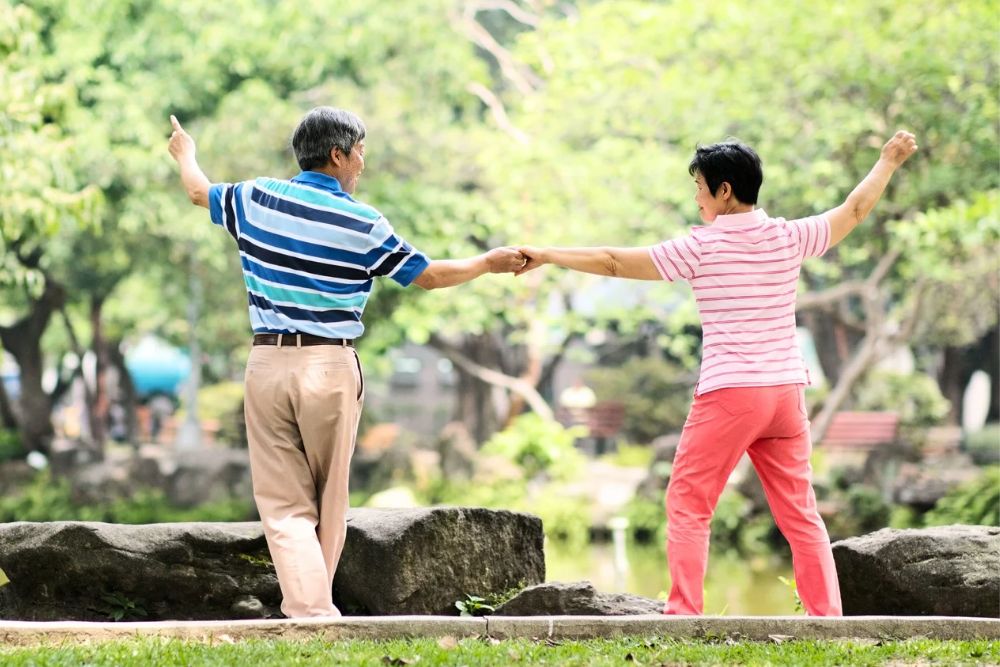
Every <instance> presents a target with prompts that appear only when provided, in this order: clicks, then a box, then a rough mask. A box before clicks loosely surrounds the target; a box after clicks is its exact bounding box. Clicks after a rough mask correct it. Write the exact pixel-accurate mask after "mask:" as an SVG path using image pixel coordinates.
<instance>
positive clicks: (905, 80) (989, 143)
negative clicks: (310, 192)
mask: <svg viewBox="0 0 1000 667" xmlns="http://www.w3.org/2000/svg"><path fill="white" fill-rule="evenodd" d="M307 5H308V6H307ZM998 27H1000V13H998V7H997V3H996V2H992V1H966V2H953V1H944V0H941V1H938V0H915V1H909V0H907V1H905V2H904V1H903V0H844V1H840V2H835V3H834V2H789V3H741V2H714V3H703V2H696V1H694V0H690V1H689V0H675V1H669V2H633V1H626V0H615V1H612V0H606V1H598V0H594V1H588V0H577V1H573V0H561V1H560V0H405V1H404V0H385V1H382V2H377V3H349V2H340V1H336V0H325V1H324V2H316V3H288V2H273V1H270V0H233V1H232V2H228V3H221V4H220V3H217V2H208V1H207V0H172V1H164V2H148V1H143V0H100V1H99V2H84V1H82V0H34V1H29V2H13V3H12V2H10V0H0V172H2V182H3V187H2V188H0V344H2V348H3V349H2V357H0V371H2V382H0V460H2V463H0V521H14V520H36V521H42V520H57V519H93V520H104V521H117V522H133V523H146V522H156V521H178V520H180V521H183V520H204V521H212V520H247V519H253V518H254V517H255V510H254V508H253V504H252V496H251V490H250V482H249V471H248V466H247V462H246V440H245V429H244V424H243V416H242V373H243V368H244V363H245V360H246V356H247V353H248V341H249V335H250V330H249V323H248V316H247V308H246V294H245V291H244V286H243V281H242V276H241V269H240V264H239V258H238V254H237V252H236V249H235V247H234V245H233V243H232V241H231V239H230V237H229V236H228V235H227V234H225V233H224V231H223V230H221V229H220V228H217V227H215V226H213V225H212V224H211V223H210V222H209V219H208V214H207V212H206V211H204V210H203V209H197V208H195V207H192V206H191V205H190V204H189V203H188V201H187V199H186V197H185V195H184V192H183V189H182V188H181V187H180V183H179V179H178V177H177V173H176V169H175V166H174V164H173V162H172V161H171V159H170V157H169V155H168V154H167V150H166V140H167V136H168V135H169V132H170V124H169V120H168V116H169V114H171V113H173V114H176V115H177V117H178V118H179V119H180V120H181V122H182V123H183V124H184V125H185V127H186V129H187V130H188V131H189V132H190V133H191V134H192V135H193V136H194V137H195V139H196V141H197V143H198V151H199V152H198V156H199V160H200V162H201V165H202V166H203V168H204V169H205V171H206V172H207V174H208V175H209V177H210V178H211V179H212V180H213V181H237V180H245V179H248V178H252V177H255V176H259V175H269V176H275V177H290V176H292V175H294V174H295V173H297V172H298V169H297V168H296V165H295V162H294V159H293V157H292V155H291V151H290V150H289V138H290V135H291V131H292V129H293V128H294V126H295V124H296V122H297V121H298V120H299V118H300V117H301V116H302V115H303V114H304V113H305V112H306V111H307V110H309V109H310V108H312V107H314V106H317V105H331V106H338V107H343V108H347V109H350V110H352V111H354V112H356V113H358V114H359V115H360V116H361V117H362V118H363V119H364V120H365V122H366V124H367V126H368V137H367V139H366V146H367V154H366V155H367V169H366V171H365V173H364V175H363V177H362V179H361V183H360V185H359V189H358V192H357V193H356V196H357V197H358V198H359V199H361V200H362V201H365V202H367V203H370V204H372V205H373V206H375V207H377V208H378V209H379V210H381V211H382V212H383V213H384V214H385V215H386V216H387V217H388V218H389V219H390V220H391V221H392V223H393V225H394V226H395V228H396V230H397V231H399V232H400V233H401V234H402V235H403V236H404V237H405V238H407V239H408V240H409V241H410V242H411V243H413V245H415V246H416V247H417V248H418V249H420V250H422V251H424V252H425V253H427V254H428V255H430V256H431V257H434V258H448V257H463V256H468V255H471V254H475V253H479V252H482V251H483V250H485V249H488V248H490V247H493V246H496V245H506V244H516V243H531V244H536V245H543V244H559V245H633V246H634V245H649V244H652V243H655V242H658V241H661V240H664V239H668V238H672V237H675V236H678V235H681V234H684V233H686V231H687V230H688V229H689V227H690V226H691V225H692V224H697V223H698V217H697V210H696V207H695V205H694V202H693V196H694V187H693V184H692V182H691V179H690V177H689V176H688V173H687V164H688V161H689V160H690V158H691V155H692V154H693V151H694V149H695V147H696V146H697V145H698V144H699V143H703V144H707V143H713V142H716V141H719V140H722V139H725V138H727V137H736V138H738V139H740V140H743V141H745V142H747V143H749V144H750V145H752V146H754V147H755V148H756V150H757V151H758V152H759V153H760V155H761V156H762V158H763V161H764V173H765V178H764V185H763V188H762V191H761V197H760V201H759V205H760V206H761V207H762V208H764V209H766V210H767V211H768V212H769V213H770V214H771V215H773V216H782V217H786V218H795V217H803V216H807V215H812V214H816V213H818V212H821V211H823V210H826V209H828V208H831V207H833V206H835V205H837V204H839V203H841V202H842V201H843V199H844V197H845V196H846V195H847V194H848V192H849V191H850V190H851V188H852V187H853V186H854V185H855V184H856V183H857V182H858V181H859V180H860V179H861V178H862V177H863V176H864V174H865V173H866V172H867V171H868V169H869V168H870V167H871V165H872V164H873V163H874V162H875V160H876V159H877V156H878V151H879V148H880V147H881V145H882V144H883V143H884V141H885V140H886V138H888V137H889V136H890V135H891V134H892V133H893V132H894V131H895V130H897V129H907V130H910V131H912V132H914V133H915V134H916V135H917V139H918V143H919V145H920V151H919V152H918V153H917V154H916V155H915V156H914V157H913V158H912V159H911V160H910V161H909V162H908V163H907V164H906V165H905V166H904V168H903V169H902V171H901V172H899V173H898V174H897V176H896V177H895V179H894V180H893V182H892V184H891V185H890V187H889V190H888V192H887V193H886V196H885V198H884V199H883V200H882V202H881V203H880V204H879V205H878V207H877V208H876V209H875V211H874V212H873V214H872V215H871V216H869V218H868V219H867V220H866V222H865V224H864V225H863V226H862V227H861V228H859V229H858V230H857V231H856V232H855V233H854V234H853V235H852V236H851V237H850V238H849V239H848V240H847V241H845V242H844V243H842V244H841V245H839V246H838V247H837V248H836V249H834V250H833V251H831V252H830V253H828V254H827V255H826V256H825V257H824V258H822V259H814V260H810V261H809V262H807V263H806V265H805V266H804V267H803V272H802V279H801V282H800V295H799V312H798V319H799V324H800V343H801V346H802V350H803V354H804V355H805V357H806V359H807V362H808V363H809V365H810V367H811V375H812V378H813V385H812V386H811V387H810V388H809V389H808V391H807V397H808V402H809V409H810V411H811V417H812V426H813V436H814V441H815V443H816V446H815V453H814V461H813V466H814V469H815V474H816V487H817V494H818V496H819V499H820V504H821V510H822V513H823V515H824V517H825V518H826V520H827V525H828V527H829V530H830V532H831V536H832V537H833V538H834V539H840V538H844V537H848V536H852V535H860V534H864V533H867V532H871V531H873V530H877V529H879V528H882V527H885V526H896V527H911V526H913V527H915V526H924V525H934V524H941V523H956V522H958V523H985V524H990V525H1000V473H998V461H1000V427H998V425H997V420H998V418H1000V409H998V396H1000V390H998V373H1000V340H998V303H1000V263H998V240H1000V220H998V183H1000V144H998V111H997V107H998V100H1000V97H998V92H1000V91H998V79H997V67H998V53H1000V51H998V37H997V35H998V34H1000V33H998ZM365 323H366V326H367V332H366V334H365V336H364V337H363V338H362V339H361V340H360V342H359V351H360V354H361V357H362V361H363V363H364V365H365V368H366V374H367V378H368V400H367V404H366V407H365V415H364V421H363V424H362V429H361V433H360V435H359V443H358V447H357V450H356V454H355V459H354V462H353V468H352V487H351V494H352V501H353V504H354V505H355V506H364V505H367V506H376V507H400V506H418V505H431V504H461V505H483V506H488V507H497V508H508V509H519V510H526V511H531V512H534V513H536V514H538V515H540V516H541V517H542V518H543V520H544V525H545V529H546V534H547V545H546V553H547V561H548V579H549V580H562V581H571V580H577V579H590V580H592V581H593V582H594V583H595V585H596V586H597V588H598V589H599V590H605V591H612V590H614V591H617V590H621V591H629V592H633V593H639V594H643V595H647V596H650V597H656V596H657V595H662V593H663V591H665V590H668V588H669V580H668V577H667V572H666V566H665V559H664V555H663V547H662V544H663V534H664V533H663V531H664V521H665V519H664V510H663V492H664V490H665V488H666V484H667V481H668V479H669V475H670V465H671V460H672V457H673V452H674V449H675V448H676V443H677V434H678V433H679V431H680V429H681V427H682V425H683V421H684V417H685V415H686V411H687V407H688V405H689V403H690V398H691V393H692V390H693V386H694V382H695V379H696V377H697V369H698V360H699V357H700V333H701V332H700V327H699V324H698V318H697V311H696V309H695V304H694V301H693V299H692V296H691V293H690V289H689V288H688V287H687V286H686V285H684V284H681V285H669V284H653V283H639V282H627V281H612V280H607V279H600V278H597V277H590V276H584V275H581V274H572V273H569V272H564V271H560V270H557V269H553V268H545V269H542V270H539V271H535V272H532V273H530V274H527V275H526V276H525V277H523V278H518V279H514V278H513V277H510V276H487V277H484V278H482V279H480V280H477V281H475V282H474V283H472V284H469V285H466V286H462V287H459V288H456V289H449V290H442V291H437V292H431V293H425V292H423V291H421V290H419V289H416V288H411V289H406V290H404V289H401V288H398V287H397V286H395V285H394V284H391V283H390V282H389V281H384V282H382V283H380V284H379V286H378V287H377V288H376V290H375V296H374V298H373V299H372V301H371V302H370V303H369V306H368V309H367V311H366V313H365ZM712 539H713V556H712V561H711V564H710V568H709V580H708V582H707V589H708V590H707V595H706V613H709V614H741V613H742V614H779V613H794V611H795V596H794V592H793V591H792V590H791V588H790V585H789V584H788V579H789V578H790V577H791V574H790V572H791V567H790V563H789V553H788V547H787V544H786V543H785V542H784V540H783V539H782V538H781V536H780V534H779V533H778V532H777V530H776V529H775V527H774V525H773V521H772V519H771V518H770V514H769V512H768V509H767V505H766V501H765V500H764V497H763V493H762V491H761V489H760V486H759V484H758V483H757V482H756V477H755V475H754V474H753V472H752V470H751V469H750V468H749V467H748V465H747V464H746V462H744V463H743V464H741V466H740V467H739V469H738V470H737V471H736V473H734V475H733V478H732V479H731V480H730V485H729V487H728V488H727V490H726V492H725V494H724V495H723V497H722V500H721V501H720V505H719V508H718V511H717V513H716V517H715V519H714V522H713V538H712Z"/></svg>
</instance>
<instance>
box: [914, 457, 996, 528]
mask: <svg viewBox="0 0 1000 667" xmlns="http://www.w3.org/2000/svg"><path fill="white" fill-rule="evenodd" d="M924 522H925V523H926V525H928V526H946V525H948V524H952V523H964V524H972V525H981V526H1000V468H997V467H995V466H994V467H992V468H990V469H989V470H988V471H986V472H985V473H983V474H982V475H981V476H980V477H979V478H978V479H976V480H973V481H972V482H969V483H968V484H964V485H962V486H960V487H958V488H957V489H955V490H953V491H952V492H950V493H949V494H948V495H946V496H945V497H943V498H941V500H939V501H937V504H936V505H935V506H934V509H932V510H931V511H930V512H928V513H927V514H926V515H925V516H924Z"/></svg>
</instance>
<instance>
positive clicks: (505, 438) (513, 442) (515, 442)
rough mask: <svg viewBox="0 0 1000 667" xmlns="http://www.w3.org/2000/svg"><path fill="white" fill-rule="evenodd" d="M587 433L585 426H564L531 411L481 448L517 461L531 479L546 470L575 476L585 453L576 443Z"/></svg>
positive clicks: (555, 475) (560, 476)
mask: <svg viewBox="0 0 1000 667" xmlns="http://www.w3.org/2000/svg"><path fill="white" fill-rule="evenodd" d="M583 435H585V430H584V429H582V428H579V427H573V428H564V427H563V426H562V425H561V424H559V423H558V422H554V421H548V420H545V419H542V418H541V417H539V416H538V415H536V414H534V413H529V414H526V415H521V416H520V417H518V418H517V419H515V420H514V422H513V423H512V424H511V425H510V426H508V427H507V428H506V429H504V430H503V431H500V432H499V433H497V434H495V435H494V436H493V437H492V438H490V440H489V441H488V442H487V443H486V444H485V445H483V448H482V450H481V451H482V453H483V454H485V455H491V454H495V455H499V456H503V457H504V458H506V459H508V460H510V461H513V462H514V463H516V464H517V465H519V466H520V467H521V468H522V469H523V470H524V473H525V476H526V477H527V478H528V479H531V478H533V477H536V476H538V475H540V474H543V473H544V474H546V475H548V476H549V477H552V478H554V479H571V478H573V477H574V476H575V475H577V474H578V473H579V471H580V470H581V469H582V467H583V461H584V459H583V455H582V454H580V452H578V451H577V450H576V447H575V446H574V445H573V443H574V442H575V441H576V439H577V438H578V437H581V436H583Z"/></svg>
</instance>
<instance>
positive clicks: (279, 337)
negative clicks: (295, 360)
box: [278, 334, 284, 350]
mask: <svg viewBox="0 0 1000 667" xmlns="http://www.w3.org/2000/svg"><path fill="white" fill-rule="evenodd" d="M283 335H284V334H278V349H279V350H280V349H281V337H282V336H283Z"/></svg>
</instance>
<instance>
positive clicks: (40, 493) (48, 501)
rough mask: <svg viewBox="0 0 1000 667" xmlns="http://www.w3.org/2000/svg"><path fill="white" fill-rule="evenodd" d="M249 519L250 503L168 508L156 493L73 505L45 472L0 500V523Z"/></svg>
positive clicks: (62, 483)
mask: <svg viewBox="0 0 1000 667" xmlns="http://www.w3.org/2000/svg"><path fill="white" fill-rule="evenodd" d="M252 516H253V508H252V505H251V502H250V499H249V498H247V499H242V498H231V499H228V500H222V501H216V502H213V503H206V504H204V505H201V506H199V507H191V508H180V507H174V506H173V505H170V504H169V503H168V502H167V500H166V497H165V495H164V493H163V492H162V491H160V490H159V489H155V490H144V491H139V492H137V493H136V494H134V495H132V496H129V497H124V498H116V499H114V500H112V501H110V502H108V503H106V504H102V505H81V504H78V503H76V502H74V501H73V497H72V490H71V489H70V485H69V482H68V481H66V480H65V479H53V478H52V476H51V474H50V473H49V472H48V471H47V470H45V471H42V472H39V473H38V474H37V475H36V476H35V478H34V479H33V480H32V482H31V483H30V484H29V485H27V486H26V487H25V488H23V489H21V490H20V491H19V492H18V493H14V494H12V495H8V496H6V497H4V498H0V522H9V521H108V522H110V523H132V524H138V523H167V522H175V521H180V522H187V521H246V520H248V519H250V518H251V517H252Z"/></svg>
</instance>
